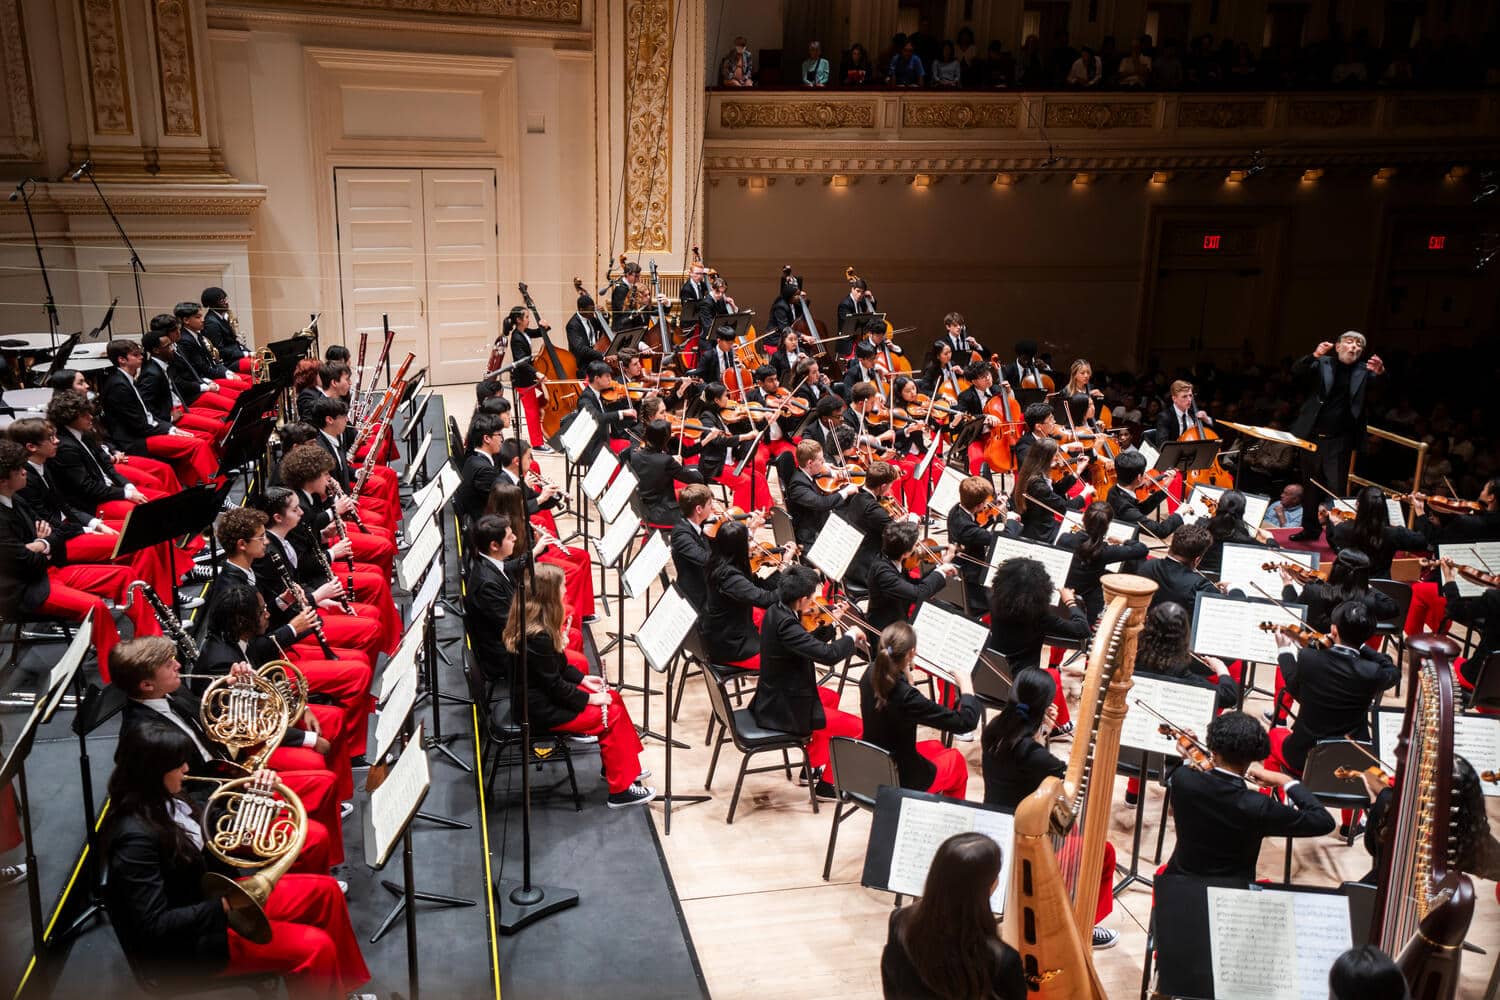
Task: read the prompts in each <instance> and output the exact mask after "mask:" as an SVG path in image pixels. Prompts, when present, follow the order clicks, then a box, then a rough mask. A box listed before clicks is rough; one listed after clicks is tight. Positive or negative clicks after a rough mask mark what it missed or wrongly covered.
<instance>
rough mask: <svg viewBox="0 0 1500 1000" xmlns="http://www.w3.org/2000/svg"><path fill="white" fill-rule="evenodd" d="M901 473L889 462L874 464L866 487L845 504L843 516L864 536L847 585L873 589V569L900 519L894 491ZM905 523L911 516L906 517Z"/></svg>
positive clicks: (850, 569)
mask: <svg viewBox="0 0 1500 1000" xmlns="http://www.w3.org/2000/svg"><path fill="white" fill-rule="evenodd" d="M900 475H901V470H900V469H898V468H896V466H894V465H892V464H890V463H889V462H871V463H870V467H869V468H868V469H866V470H865V484H864V485H863V486H861V487H860V488H859V489H858V490H857V491H855V493H854V495H852V496H851V497H849V499H848V500H847V501H846V502H845V503H844V506H843V508H842V509H841V510H840V511H839V516H840V517H842V518H843V519H844V520H845V521H848V522H849V525H850V527H852V528H853V529H854V530H855V531H857V532H859V534H860V542H859V548H858V549H856V550H855V552H854V559H853V560H852V561H851V562H850V563H849V569H848V571H847V572H846V573H845V574H844V582H845V583H852V584H854V585H855V586H857V587H864V588H866V589H868V588H869V585H870V569H871V567H872V566H873V565H874V564H875V562H876V560H877V559H878V558H879V556H880V548H881V540H882V539H883V538H884V537H885V529H886V526H887V525H889V524H890V523H891V522H892V521H894V520H895V519H896V515H895V514H893V513H892V509H893V507H894V506H895V505H894V502H893V498H892V496H891V487H892V486H894V485H895V482H896V478H897V477H898V476H900ZM902 518H903V520H905V519H909V515H905V514H903V515H902Z"/></svg>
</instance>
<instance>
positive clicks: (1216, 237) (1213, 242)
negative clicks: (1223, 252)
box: [1203, 233, 1224, 250]
mask: <svg viewBox="0 0 1500 1000" xmlns="http://www.w3.org/2000/svg"><path fill="white" fill-rule="evenodd" d="M1223 239H1224V237H1223V236H1222V235H1221V234H1219V233H1204V234H1203V249H1205V250H1217V249H1219V244H1220V243H1221V242H1222V241H1223Z"/></svg>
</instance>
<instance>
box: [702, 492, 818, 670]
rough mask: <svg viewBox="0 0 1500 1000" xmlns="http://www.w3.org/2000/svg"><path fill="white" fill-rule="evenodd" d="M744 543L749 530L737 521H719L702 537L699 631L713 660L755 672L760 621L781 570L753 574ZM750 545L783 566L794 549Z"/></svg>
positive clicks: (747, 545)
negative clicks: (703, 602) (704, 561)
mask: <svg viewBox="0 0 1500 1000" xmlns="http://www.w3.org/2000/svg"><path fill="white" fill-rule="evenodd" d="M750 544H751V537H750V529H749V528H747V527H745V525H744V524H742V523H740V522H739V521H721V522H719V524H718V525H717V527H716V530H715V531H714V535H713V537H712V538H710V539H709V540H708V549H709V554H708V566H707V569H706V571H705V583H706V590H707V595H708V596H707V606H706V607H705V608H704V612H703V627H702V629H701V631H702V634H703V641H704V643H705V645H706V646H707V647H708V648H707V652H708V656H709V659H711V660H713V662H715V663H722V664H724V665H725V666H730V667H743V668H745V669H747V670H759V669H760V625H761V620H762V618H763V617H764V614H765V609H766V608H769V607H770V606H771V605H773V604H775V603H776V601H777V591H776V587H777V584H778V582H779V581H780V579H781V571H780V570H776V571H774V572H772V573H771V574H770V575H769V576H766V577H764V578H761V577H757V576H756V575H755V573H754V572H753V571H752V569H751V563H750ZM756 544H757V545H760V546H761V548H762V550H763V551H765V552H766V553H768V554H770V555H772V556H773V557H774V558H775V559H776V560H777V561H778V562H780V563H783V564H785V563H786V562H787V560H789V559H790V557H791V555H792V553H793V552H795V551H796V546H795V544H790V545H787V546H786V547H785V548H784V549H770V548H768V547H766V546H764V545H762V544H761V543H759V542H757V543H756Z"/></svg>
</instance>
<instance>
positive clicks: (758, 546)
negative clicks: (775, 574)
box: [750, 541, 787, 573]
mask: <svg viewBox="0 0 1500 1000" xmlns="http://www.w3.org/2000/svg"><path fill="white" fill-rule="evenodd" d="M752 545H753V547H752V548H751V549H750V572H752V573H759V572H760V571H761V570H763V569H773V570H774V569H780V568H781V567H782V566H784V565H786V559H787V554H786V550H785V549H777V548H772V547H771V546H769V545H767V544H766V543H765V542H758V541H757V542H752Z"/></svg>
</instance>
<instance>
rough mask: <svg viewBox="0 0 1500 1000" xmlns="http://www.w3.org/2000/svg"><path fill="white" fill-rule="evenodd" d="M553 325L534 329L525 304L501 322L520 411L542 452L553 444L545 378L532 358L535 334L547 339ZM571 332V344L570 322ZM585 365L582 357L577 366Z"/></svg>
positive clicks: (529, 437)
mask: <svg viewBox="0 0 1500 1000" xmlns="http://www.w3.org/2000/svg"><path fill="white" fill-rule="evenodd" d="M550 329H551V327H549V326H547V325H546V324H543V325H542V326H541V327H540V328H538V329H533V328H532V326H531V312H530V311H529V310H528V309H527V308H526V307H525V306H512V307H511V310H510V312H509V313H507V314H506V316H505V319H504V320H503V321H502V322H501V324H500V339H501V341H502V342H506V341H508V342H509V345H510V365H511V371H510V382H511V385H512V386H513V387H514V388H515V390H516V395H517V396H518V397H519V398H520V400H521V411H522V412H523V413H524V414H525V415H526V438H527V440H529V441H530V442H531V447H532V448H533V449H535V451H536V453H537V454H539V455H550V454H552V448H551V446H550V445H548V444H547V438H546V435H545V434H544V433H543V431H542V403H541V392H542V390H541V385H542V383H543V382H544V381H545V379H544V378H543V376H542V375H541V374H540V373H539V372H538V371H537V370H536V365H535V364H534V363H533V362H532V359H533V358H534V357H536V354H535V352H534V351H533V350H532V347H531V341H532V339H533V338H537V339H545V338H546V336H547V331H549V330H550ZM569 332H570V339H569V345H571V344H572V340H571V323H570V326H569ZM583 368H584V362H583V361H582V360H581V359H580V360H579V362H578V369H579V371H582V370H583Z"/></svg>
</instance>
